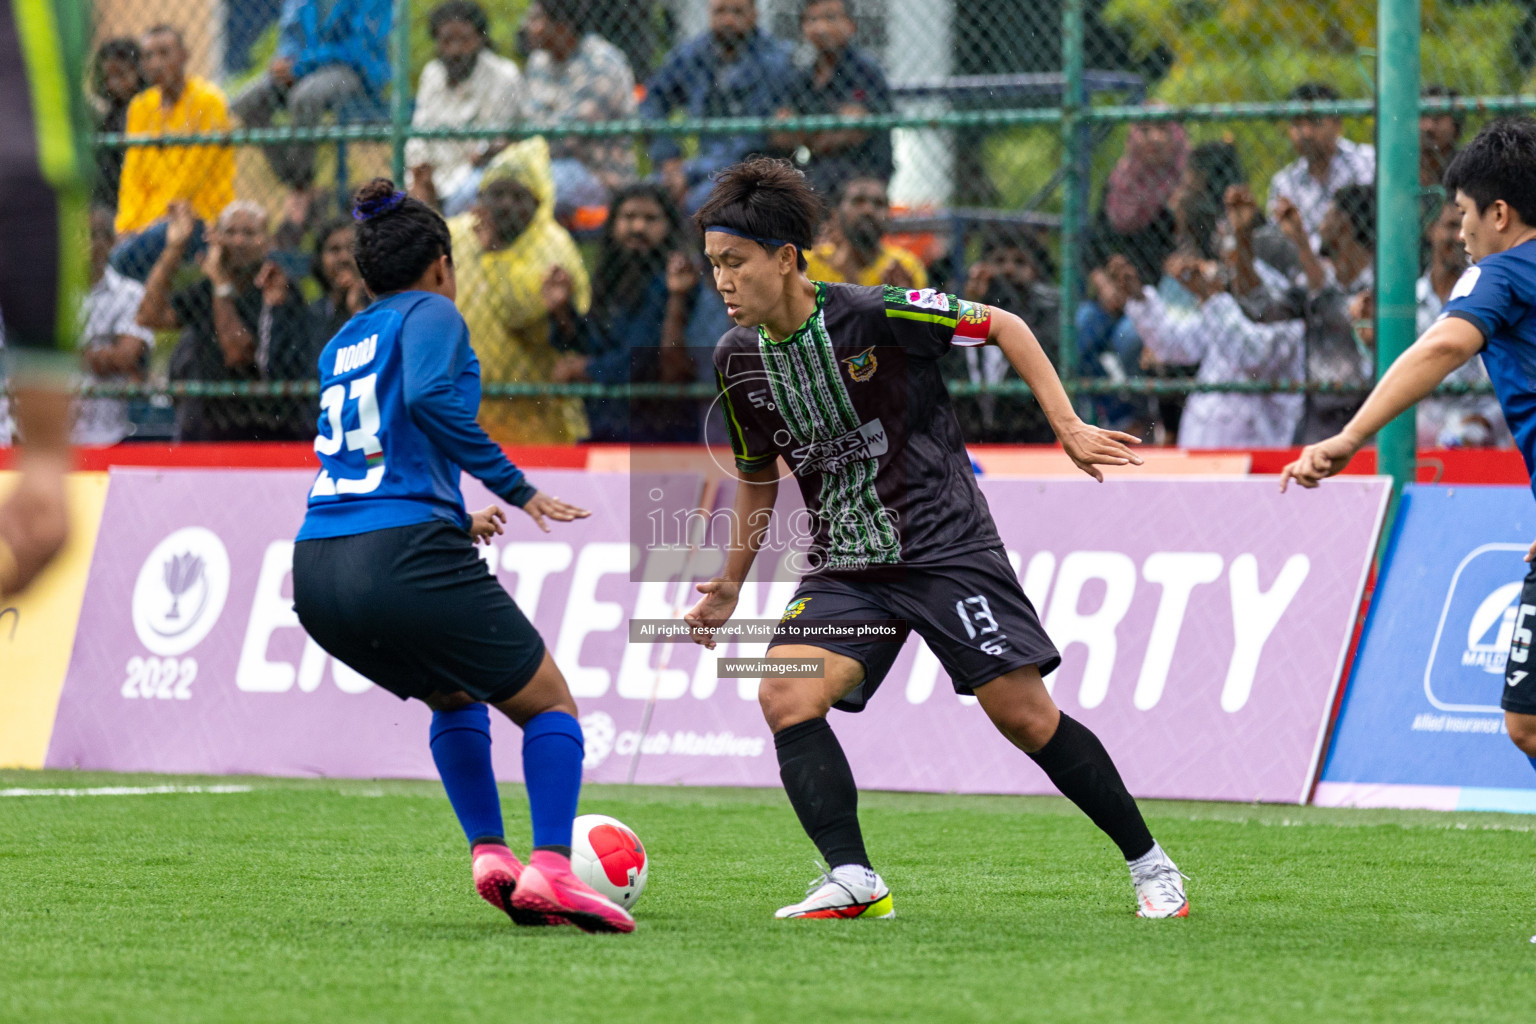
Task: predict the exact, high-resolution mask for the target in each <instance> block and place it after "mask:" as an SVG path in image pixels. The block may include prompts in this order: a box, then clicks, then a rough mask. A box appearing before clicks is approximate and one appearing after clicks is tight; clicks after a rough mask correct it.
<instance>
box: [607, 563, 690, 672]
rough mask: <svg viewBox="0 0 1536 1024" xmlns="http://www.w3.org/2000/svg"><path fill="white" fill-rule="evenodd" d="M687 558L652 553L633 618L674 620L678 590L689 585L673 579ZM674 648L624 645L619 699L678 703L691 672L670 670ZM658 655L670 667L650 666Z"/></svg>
mask: <svg viewBox="0 0 1536 1024" xmlns="http://www.w3.org/2000/svg"><path fill="white" fill-rule="evenodd" d="M687 555H688V553H687V552H686V551H678V550H676V549H667V550H665V551H653V552H651V554H650V557H649V558H648V559H647V560H646V573H645V575H646V576H647V577H651V578H648V579H646V580H645V582H643V583H641V584H640V589H639V592H638V593H636V595H635V610H634V613H633V615H632V617H633V618H636V619H670V618H672V615H673V607H674V604H675V603H676V602H675V601H674V600H672V599H673V598H674V597H675V596H676V594H677V591H678V588H679V587H687V586H688V584H687V582H686V581H684V582H681V583H679V582H678V581H677V580H676V579H674V577H675V576H677V575H678V574H679V573H681V572H682V571H683V561H684V560H685V559H686V558H687ZM674 646H675V645H674V644H628V643H627V644H625V645H624V657H623V658H622V659H621V660H620V661H619V685H618V687H617V689H618V694H619V696H620V697H627V698H629V699H630V700H649V699H650V698H651V696H652V694H654V695H655V697H656V699H657V700H676V699H677V698H679V697H681V696H682V695H683V694H685V693H687V692H688V672H687V671H686V670H685V669H680V668H672V667H670V666H671V663H672V657H673V654H674V653H675V652H674V651H673V647H674ZM658 655H660V658H662V659H664V660H665V662H666V665H667V667H661V666H658V665H653V664H652V663H651V662H652V660H653V658H656V657H657V656H658Z"/></svg>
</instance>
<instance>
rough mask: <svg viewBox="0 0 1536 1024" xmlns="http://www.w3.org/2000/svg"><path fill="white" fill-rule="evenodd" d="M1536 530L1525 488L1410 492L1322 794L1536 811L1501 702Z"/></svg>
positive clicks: (1533, 775)
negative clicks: (1522, 587)
mask: <svg viewBox="0 0 1536 1024" xmlns="http://www.w3.org/2000/svg"><path fill="white" fill-rule="evenodd" d="M1533 538H1536V505H1532V504H1531V492H1530V488H1528V487H1476V486H1456V487H1444V486H1441V487H1430V486H1410V487H1408V488H1405V489H1404V492H1403V501H1402V507H1401V510H1400V511H1399V513H1398V516H1397V525H1396V527H1395V528H1394V534H1393V537H1392V542H1391V545H1390V546H1389V548H1388V551H1387V558H1386V567H1385V569H1384V570H1383V572H1382V575H1381V579H1380V581H1379V583H1378V585H1377V587H1376V593H1375V596H1374V598H1373V599H1372V606H1371V613H1370V616H1369V617H1368V618H1367V620H1366V627H1365V631H1364V635H1363V637H1362V639H1361V643H1360V651H1359V654H1358V655H1357V657H1356V659H1355V667H1354V672H1353V675H1352V678H1351V680H1350V684H1349V688H1348V691H1347V692H1346V693H1345V697H1344V705H1343V708H1342V710H1341V712H1340V716H1339V724H1338V727H1337V729H1336V730H1335V733H1334V741H1333V746H1332V749H1331V750H1330V751H1329V755H1328V763H1327V766H1326V768H1325V769H1324V771H1323V776H1322V781H1321V782H1319V783H1318V787H1317V794H1316V797H1315V799H1316V802H1317V803H1319V804H1323V805H1327V806H1354V807H1426V808H1432V809H1436V810H1491V811H1525V812H1536V772H1532V771H1531V764H1530V761H1529V760H1528V759H1527V758H1526V757H1525V755H1523V754H1521V753H1520V751H1519V750H1517V749H1515V746H1514V744H1513V743H1511V742H1510V741H1509V736H1508V734H1507V732H1506V731H1505V729H1504V713H1503V712H1502V711H1501V710H1500V708H1499V698H1500V695H1501V694H1502V692H1503V690H1504V685H1505V684H1504V665H1505V661H1506V659H1507V657H1508V654H1509V641H1510V637H1511V635H1512V634H1513V631H1514V629H1515V626H1516V618H1517V616H1518V612H1519V608H1520V587H1521V583H1522V581H1523V580H1524V578H1525V574H1526V572H1527V570H1528V569H1529V568H1530V567H1529V566H1528V565H1527V564H1526V563H1525V561H1524V557H1525V553H1526V551H1527V550H1528V549H1529V547H1530V545H1531V540H1532V539H1533Z"/></svg>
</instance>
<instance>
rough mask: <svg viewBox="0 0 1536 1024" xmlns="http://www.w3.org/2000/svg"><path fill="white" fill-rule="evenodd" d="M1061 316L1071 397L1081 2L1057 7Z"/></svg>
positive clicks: (1079, 211)
mask: <svg viewBox="0 0 1536 1024" xmlns="http://www.w3.org/2000/svg"><path fill="white" fill-rule="evenodd" d="M1061 68H1062V79H1063V81H1062V90H1061V159H1062V184H1063V191H1062V210H1061V319H1060V325H1059V326H1060V335H1059V345H1058V351H1057V359H1058V369H1059V372H1060V373H1061V379H1062V383H1063V384H1064V385H1065V386H1066V389H1067V395H1068V397H1076V396H1075V391H1076V388H1075V387H1074V385H1075V382H1076V381H1077V377H1078V373H1077V299H1078V290H1079V287H1080V285H1079V282H1078V276H1079V275H1078V260H1079V253H1080V252H1081V247H1080V242H1081V238H1080V235H1079V231H1080V229H1081V228H1082V226H1083V223H1084V221H1085V220H1086V218H1085V217H1084V216H1083V214H1084V209H1083V206H1084V192H1085V190H1086V187H1087V180H1086V171H1087V166H1086V164H1087V154H1086V153H1084V152H1083V148H1084V142H1085V136H1084V132H1085V130H1086V128H1087V125H1086V124H1085V123H1084V122H1083V107H1084V105H1085V100H1086V97H1085V95H1084V92H1083V0H1063V2H1062V5H1061Z"/></svg>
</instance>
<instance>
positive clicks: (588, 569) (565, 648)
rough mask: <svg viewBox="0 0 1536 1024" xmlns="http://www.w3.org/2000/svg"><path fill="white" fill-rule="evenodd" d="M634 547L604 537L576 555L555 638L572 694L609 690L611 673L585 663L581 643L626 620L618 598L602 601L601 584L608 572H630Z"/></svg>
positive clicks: (594, 694)
mask: <svg viewBox="0 0 1536 1024" xmlns="http://www.w3.org/2000/svg"><path fill="white" fill-rule="evenodd" d="M634 550H635V549H634V548H633V546H632V545H629V544H620V543H617V542H615V541H600V542H593V543H591V544H587V545H585V546H584V547H583V548H582V549H581V554H580V555H578V556H577V558H576V571H575V573H573V574H572V577H571V592H570V595H569V596H568V597H567V598H566V601H565V614H563V615H562V616H561V617H560V632H559V635H558V638H557V639H556V640H555V661H556V662H557V663H558V664H559V665H560V670H561V671H562V672H563V673H565V679H566V683H567V684H568V685H569V686H570V690H571V696H572V697H578V698H580V697H601V696H602V695H603V694H605V693H607V692H608V686H609V683H610V682H611V676H610V673H609V672H608V670H607V669H606V668H599V667H597V666H595V665H583V664H582V663H581V646H582V644H583V643H584V642H585V641H586V639H587V637H588V635H590V634H592V633H605V632H609V631H611V630H614V629H617V628H618V627H619V623H620V622H622V621H623V619H624V606H623V605H621V604H619V603H618V602H616V601H599V600H598V599H597V584H598V582H599V581H600V580H601V579H602V578H603V577H604V576H609V575H612V574H614V573H626V574H627V573H628V572H629V567H630V564H631V559H632V557H633V555H632V552H634ZM525 614H526V613H525Z"/></svg>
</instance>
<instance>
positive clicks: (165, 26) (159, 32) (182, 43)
mask: <svg viewBox="0 0 1536 1024" xmlns="http://www.w3.org/2000/svg"><path fill="white" fill-rule="evenodd" d="M150 36H171V37H172V38H174V39H175V40H176V45H177V46H179V47H181V49H182V51H183V52H185V51H186V49H187V37H186V36H184V35H182V34H181V29H179V28H177V27H176V26H175V25H172V24H169V23H167V22H164V21H162V22H161V23H160V24H158V25H151V26H149V28H148V29H147V30H146V31H145V33H144V38H145V39H148V38H149V37H150Z"/></svg>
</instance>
